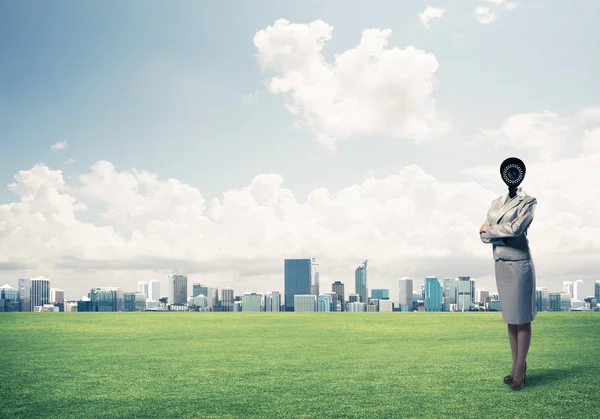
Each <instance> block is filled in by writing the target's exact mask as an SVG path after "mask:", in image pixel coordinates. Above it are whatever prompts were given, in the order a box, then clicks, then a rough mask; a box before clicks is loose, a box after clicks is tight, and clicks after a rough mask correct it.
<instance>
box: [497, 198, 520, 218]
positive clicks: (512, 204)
mask: <svg viewBox="0 0 600 419" xmlns="http://www.w3.org/2000/svg"><path fill="white" fill-rule="evenodd" d="M521 201H523V197H522V196H520V195H517V196H515V197H514V199H511V200H510V201H508V202H507V203H506V204H504V205H502V207H501V208H500V210H499V211H498V221H497V223H498V224H499V223H500V220H501V219H502V217H504V215H505V214H506V213H507V212H508V211H510V210H511V209H513V208H514V207H516V206H517V205H519V204H520V203H521Z"/></svg>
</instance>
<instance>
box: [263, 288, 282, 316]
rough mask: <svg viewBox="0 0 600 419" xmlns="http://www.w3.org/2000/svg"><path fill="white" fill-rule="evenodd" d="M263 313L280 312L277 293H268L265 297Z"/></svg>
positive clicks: (279, 300)
mask: <svg viewBox="0 0 600 419" xmlns="http://www.w3.org/2000/svg"><path fill="white" fill-rule="evenodd" d="M264 311H272V312H278V311H281V294H279V291H273V292H269V293H267V295H265V309H264Z"/></svg>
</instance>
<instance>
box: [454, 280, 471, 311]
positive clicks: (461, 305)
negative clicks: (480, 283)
mask: <svg viewBox="0 0 600 419" xmlns="http://www.w3.org/2000/svg"><path fill="white" fill-rule="evenodd" d="M471 302H472V301H471V277H469V276H459V277H458V302H457V304H458V311H468V310H469V309H470V308H471Z"/></svg>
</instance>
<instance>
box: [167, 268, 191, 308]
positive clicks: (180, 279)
mask: <svg viewBox="0 0 600 419" xmlns="http://www.w3.org/2000/svg"><path fill="white" fill-rule="evenodd" d="M187 280H188V279H187V276H185V275H169V303H170V304H176V305H184V304H186V303H187V299H188V298H187V287H188V283H187Z"/></svg>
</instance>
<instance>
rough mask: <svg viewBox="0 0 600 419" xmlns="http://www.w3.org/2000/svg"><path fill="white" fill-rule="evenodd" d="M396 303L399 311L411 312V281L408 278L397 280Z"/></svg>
mask: <svg viewBox="0 0 600 419" xmlns="http://www.w3.org/2000/svg"><path fill="white" fill-rule="evenodd" d="M398 303H399V305H400V309H401V311H413V280H412V279H411V278H409V277H403V278H401V279H399V280H398ZM405 307H406V309H404V308H405Z"/></svg>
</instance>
